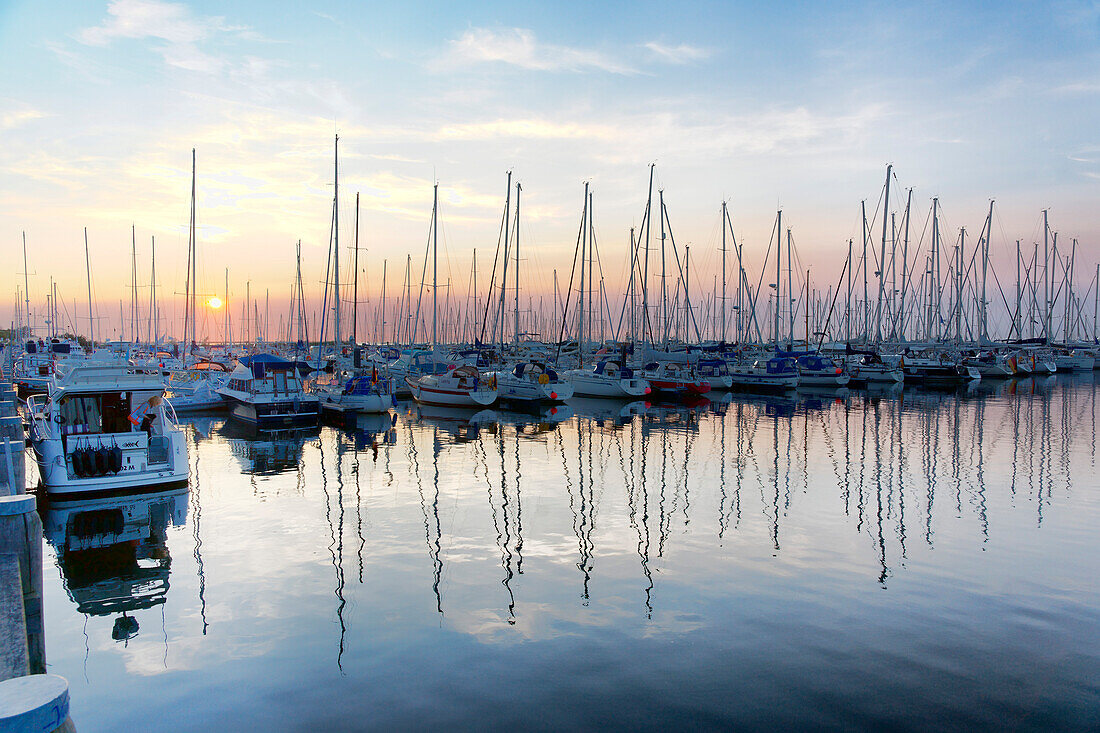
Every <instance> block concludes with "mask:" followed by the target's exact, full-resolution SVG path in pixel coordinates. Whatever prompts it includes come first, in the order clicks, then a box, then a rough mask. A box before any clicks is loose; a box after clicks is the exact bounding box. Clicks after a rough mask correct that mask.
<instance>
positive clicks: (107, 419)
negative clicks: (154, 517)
mask: <svg viewBox="0 0 1100 733" xmlns="http://www.w3.org/2000/svg"><path fill="white" fill-rule="evenodd" d="M27 408H28V413H29V416H30V422H31V427H30V439H31V446H32V447H33V449H34V457H35V461H36V462H37V463H38V472H39V476H40V478H41V482H42V486H43V487H45V489H46V491H47V493H49V494H50V495H65V496H66V497H68V498H78V497H81V496H91V495H97V494H102V493H103V492H114V493H122V492H132V491H135V490H139V489H158V490H164V489H169V488H175V487H181V486H186V485H187V477H188V462H187V442H186V439H185V436H184V434H183V432H182V431H181V430H180V429H179V427H178V426H177V425H176V420H175V413H174V412H173V410H172V406H171V404H169V403H168V402H167V401H166V400H165V399H164V382H163V381H162V379H161V376H160V374H159V372H157V371H156V370H150V369H141V368H138V367H134V366H128V365H127V366H120V365H110V366H107V365H97V366H85V365H82V366H74V367H73V368H71V369H62V370H61V371H60V373H59V374H57V375H55V377H54V379H53V381H52V382H51V383H50V387H49V394H48V396H46V397H42V396H40V395H36V396H32V397H30V398H29V399H28V401H27Z"/></svg>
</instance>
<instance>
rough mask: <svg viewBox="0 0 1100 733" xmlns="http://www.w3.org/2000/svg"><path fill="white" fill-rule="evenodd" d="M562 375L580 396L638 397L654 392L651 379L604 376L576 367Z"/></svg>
mask: <svg viewBox="0 0 1100 733" xmlns="http://www.w3.org/2000/svg"><path fill="white" fill-rule="evenodd" d="M562 376H564V377H565V379H566V380H567V381H568V382H569V383H571V384H572V385H573V394H575V395H577V396H578V397H609V398H612V399H637V398H639V397H645V396H646V395H648V394H650V393H652V392H653V388H652V387H651V386H650V384H649V381H648V380H646V379H640V378H637V377H635V378H631V379H610V378H602V377H600V376H598V375H595V374H593V373H592V372H590V371H588V370H586V369H574V370H571V371H568V372H565V373H564V374H563V375H562Z"/></svg>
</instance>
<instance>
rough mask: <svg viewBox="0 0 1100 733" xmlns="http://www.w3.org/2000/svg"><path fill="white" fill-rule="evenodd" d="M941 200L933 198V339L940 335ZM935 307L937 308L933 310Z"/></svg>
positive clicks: (930, 329) (930, 307)
mask: <svg viewBox="0 0 1100 733" xmlns="http://www.w3.org/2000/svg"><path fill="white" fill-rule="evenodd" d="M939 205H940V200H939V199H938V198H933V199H932V267H931V268H930V269H931V271H932V273H931V279H930V281H929V296H930V297H929V298H928V340H929V341H931V340H932V338H933V334H935V336H936V337H938V336H939V323H938V320H939V316H940V272H939V270H940V216H939ZM933 307H934V308H935V310H934V311H933Z"/></svg>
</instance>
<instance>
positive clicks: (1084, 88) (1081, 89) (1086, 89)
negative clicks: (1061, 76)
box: [1054, 79, 1100, 94]
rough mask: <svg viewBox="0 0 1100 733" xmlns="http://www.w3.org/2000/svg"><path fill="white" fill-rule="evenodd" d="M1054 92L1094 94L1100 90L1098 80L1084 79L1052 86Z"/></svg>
mask: <svg viewBox="0 0 1100 733" xmlns="http://www.w3.org/2000/svg"><path fill="white" fill-rule="evenodd" d="M1054 92H1055V94H1096V93H1097V92H1100V81H1098V80H1095V79H1093V80H1084V81H1075V82H1070V83H1069V84H1062V85H1061V86H1057V87H1055V88H1054Z"/></svg>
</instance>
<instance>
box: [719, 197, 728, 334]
mask: <svg viewBox="0 0 1100 733" xmlns="http://www.w3.org/2000/svg"><path fill="white" fill-rule="evenodd" d="M718 341H719V342H721V343H725V342H726V202H725V201H723V202H722V331H721V336H719V337H718Z"/></svg>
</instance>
